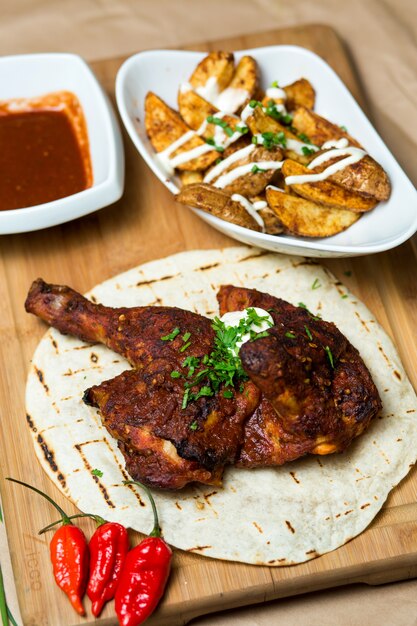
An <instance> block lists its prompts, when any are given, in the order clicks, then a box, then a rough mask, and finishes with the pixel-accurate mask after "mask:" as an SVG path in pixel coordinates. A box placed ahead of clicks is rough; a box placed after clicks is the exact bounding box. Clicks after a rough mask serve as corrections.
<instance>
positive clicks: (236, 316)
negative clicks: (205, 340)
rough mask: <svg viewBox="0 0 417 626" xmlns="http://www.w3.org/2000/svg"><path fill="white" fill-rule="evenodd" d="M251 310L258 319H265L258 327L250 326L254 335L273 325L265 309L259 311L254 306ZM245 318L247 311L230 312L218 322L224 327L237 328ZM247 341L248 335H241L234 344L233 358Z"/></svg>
mask: <svg viewBox="0 0 417 626" xmlns="http://www.w3.org/2000/svg"><path fill="white" fill-rule="evenodd" d="M251 308H253V309H254V311H255V313H257V314H258V315H259V317H266V318H267V319H266V320H265V321H263V322H260V325H259V326H255V324H252V325H251V326H250V330H252V331H254V332H256V333H262V332H264V331H265V330H268V329H269V328H271V326H273V325H274V320H273V319H272V317H271V315H270V314H269V313H268V311H265V309H261V308H259V307H257V306H254V307H251ZM247 318H248V309H244V310H243V311H230V312H229V313H225V314H224V315H222V316H221V318H220V321H221V322H223V323H224V324H225V326H233V327H235V326H239V324H240V321H241V320H245V319H247ZM249 340H250V333H246V334H245V335H242V337H241V338H240V340H239V341H237V342H236V348H235V350H232V352H233V353H234V354H235V356H237V355H238V353H239V348H240V347H241V346H242V345H243V344H244V343H246V342H247V341H249Z"/></svg>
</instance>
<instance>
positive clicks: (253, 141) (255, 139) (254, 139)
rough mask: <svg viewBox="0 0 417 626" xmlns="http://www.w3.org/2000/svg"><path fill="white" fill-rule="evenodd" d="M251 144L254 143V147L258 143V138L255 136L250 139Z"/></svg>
mask: <svg viewBox="0 0 417 626" xmlns="http://www.w3.org/2000/svg"><path fill="white" fill-rule="evenodd" d="M252 143H254V144H255V145H256V144H257V143H258V138H257V137H256V136H255V135H253V137H252Z"/></svg>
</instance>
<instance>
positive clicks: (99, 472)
mask: <svg viewBox="0 0 417 626" xmlns="http://www.w3.org/2000/svg"><path fill="white" fill-rule="evenodd" d="M91 473H92V475H93V476H98V477H99V478H101V477H102V476H103V472H102V471H101V470H99V469H93V470H91Z"/></svg>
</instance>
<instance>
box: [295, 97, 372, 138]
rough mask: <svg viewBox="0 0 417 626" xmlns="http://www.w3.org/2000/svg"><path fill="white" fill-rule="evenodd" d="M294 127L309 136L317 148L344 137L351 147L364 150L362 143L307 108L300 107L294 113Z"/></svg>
mask: <svg viewBox="0 0 417 626" xmlns="http://www.w3.org/2000/svg"><path fill="white" fill-rule="evenodd" d="M292 125H293V126H294V127H295V128H296V129H297V131H298V132H299V133H303V134H304V135H307V137H308V138H309V139H310V141H312V142H313V143H314V144H315V145H316V146H321V145H322V144H323V143H325V142H326V141H330V140H332V139H335V140H337V139H342V138H343V137H344V138H346V139H347V140H348V141H349V144H350V145H351V146H356V147H357V148H362V146H361V145H360V143H359V142H358V141H356V139H354V138H353V137H351V136H350V135H349V134H348V133H347V132H346V131H345V130H343V128H340V126H337V124H333V123H332V122H329V120H326V119H325V118H324V117H321V116H320V115H317V113H313V111H310V110H309V109H308V108H306V107H305V106H300V107H298V109H296V110H295V111H294V117H293V120H292Z"/></svg>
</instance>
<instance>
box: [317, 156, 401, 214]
mask: <svg viewBox="0 0 417 626" xmlns="http://www.w3.org/2000/svg"><path fill="white" fill-rule="evenodd" d="M330 163H331V161H328V162H327V163H324V164H323V165H321V166H320V168H314V170H313V171H314V172H319V171H323V169H325V168H326V167H328V166H329V165H330ZM327 180H329V181H331V182H334V183H337V184H338V185H340V186H341V187H343V188H344V189H347V190H349V191H354V192H356V193H359V194H361V195H363V196H364V197H366V198H372V199H374V200H377V201H378V202H384V201H385V200H388V198H389V197H390V195H391V183H390V180H389V178H388V174H387V173H386V172H385V170H384V169H383V167H382V166H381V165H380V164H379V163H377V162H376V161H375V160H374V159H373V158H372V157H371V156H369V154H367V155H365V156H364V157H363V159H361V160H360V161H358V162H357V163H353V164H352V165H348V166H347V167H345V168H344V169H342V170H339V171H338V172H336V173H335V174H332V175H331V176H329V178H328V179H327Z"/></svg>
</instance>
